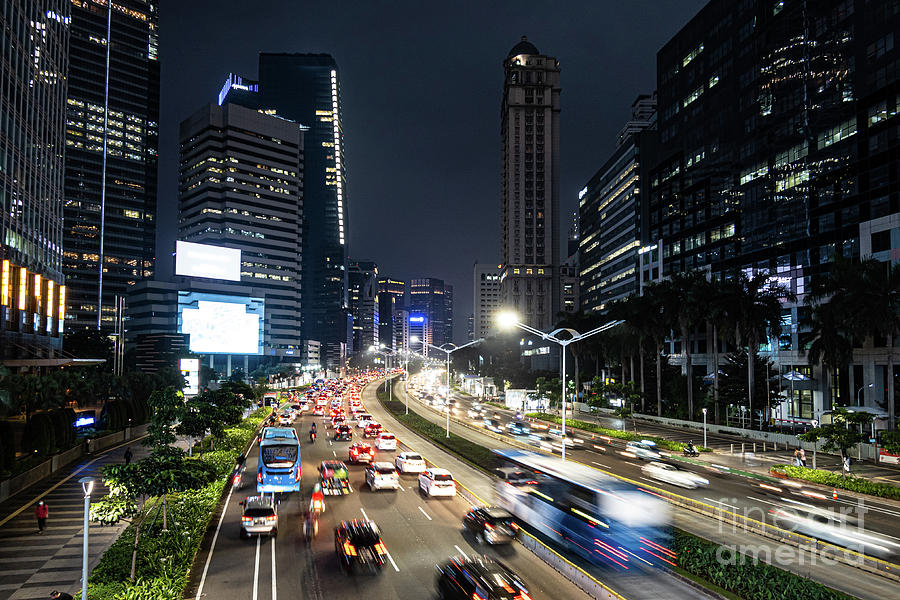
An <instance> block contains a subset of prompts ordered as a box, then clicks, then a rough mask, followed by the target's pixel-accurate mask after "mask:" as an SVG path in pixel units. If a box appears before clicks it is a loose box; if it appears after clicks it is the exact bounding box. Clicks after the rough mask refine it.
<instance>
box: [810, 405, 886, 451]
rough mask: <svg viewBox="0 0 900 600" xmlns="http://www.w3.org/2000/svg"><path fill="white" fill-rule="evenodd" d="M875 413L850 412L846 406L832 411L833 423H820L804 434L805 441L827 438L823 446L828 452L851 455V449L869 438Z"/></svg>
mask: <svg viewBox="0 0 900 600" xmlns="http://www.w3.org/2000/svg"><path fill="white" fill-rule="evenodd" d="M874 418H875V415H873V414H871V413H866V412H850V411H848V410H847V409H845V408H835V409H834V410H832V411H831V423H828V424H825V425H819V426H818V427H815V428H813V429H810V430H809V431H807V432H806V433H805V434H802V435H803V439H804V440H805V441H812V442H814V441H816V440H817V439H820V438H821V439H823V440H825V443H823V444H822V448H823V449H825V450H827V451H828V452H835V451H838V452H840V454H841V458H847V457H848V456H850V450H851V449H852V448H853V447H854V446H856V445H857V444H861V443H863V442H865V441H867V440H868V439H869V434H868V431H869V426H870V425H871V424H872V419H874Z"/></svg>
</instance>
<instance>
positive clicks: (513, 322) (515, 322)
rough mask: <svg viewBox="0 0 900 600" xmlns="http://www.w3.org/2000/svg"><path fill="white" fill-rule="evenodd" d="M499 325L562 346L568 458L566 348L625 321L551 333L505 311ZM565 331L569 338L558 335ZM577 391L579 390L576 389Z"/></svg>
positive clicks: (565, 328) (564, 445) (563, 394)
mask: <svg viewBox="0 0 900 600" xmlns="http://www.w3.org/2000/svg"><path fill="white" fill-rule="evenodd" d="M496 318H497V325H499V326H500V327H501V328H504V329H511V328H512V327H518V328H519V329H522V330H523V331H527V332H528V333H530V334H532V335H536V336H538V337H540V338H541V339H544V340H546V341H548V342H554V343H556V344H559V345H560V346H562V377H561V379H562V403H563V408H562V459H563V460H566V403H567V401H568V394H567V393H566V348H568V346H569V344H572V343H574V342H578V341H581V340H583V339H585V338H588V337H591V336H592V335H597V334H598V333H603V332H604V331H606V330H608V329H612V328H613V327H615V326H616V325H620V324H621V323H624V322H625V321H621V320H619V321H610V322H609V323H607V324H605V325H601V326H600V327H597V328H594V329H591V330H590V331H588V332H587V333H578V332H577V331H575V330H574V329H570V328H568V327H560V328H558V329H554V330H553V331H551V332H550V333H544V332H543V331H541V330H539V329H535V328H534V327H529V326H528V325H525V324H524V323H521V322H520V321H519V317H518V315H516V313H514V312H510V311H503V312H500V313H497V317H496ZM563 331H565V332H568V334H569V335H570V336H572V337H570V338H569V339H567V340H564V339H561V338H559V337H557V336H558V335H559V334H560V333H562V332H563ZM576 391H577V390H576Z"/></svg>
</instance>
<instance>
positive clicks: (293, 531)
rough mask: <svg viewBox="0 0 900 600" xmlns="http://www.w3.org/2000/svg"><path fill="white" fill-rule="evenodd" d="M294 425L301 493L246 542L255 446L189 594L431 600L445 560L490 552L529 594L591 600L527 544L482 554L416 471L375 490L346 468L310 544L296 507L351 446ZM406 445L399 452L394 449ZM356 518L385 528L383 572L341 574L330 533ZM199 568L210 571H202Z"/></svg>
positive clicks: (452, 504) (452, 506)
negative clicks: (424, 489)
mask: <svg viewBox="0 0 900 600" xmlns="http://www.w3.org/2000/svg"><path fill="white" fill-rule="evenodd" d="M370 387H371V386H370ZM313 419H316V421H317V422H318V423H319V432H320V436H319V438H318V440H317V441H316V442H315V443H309V442H308V436H307V433H308V430H309V426H310V424H311V423H312V421H313ZM294 426H295V428H296V430H297V431H298V434H299V438H300V440H301V442H302V443H301V448H302V453H301V454H302V458H301V464H302V468H303V478H302V488H301V491H300V492H299V493H292V494H283V495H282V496H281V502H280V504H279V505H278V519H279V531H278V536H277V538H268V537H261V538H260V537H254V538H251V539H249V540H242V539H241V538H240V535H239V534H240V514H241V510H240V506H239V504H238V502H239V501H240V500H241V499H243V498H245V497H247V496H250V495H254V494H255V485H256V482H255V480H254V479H255V477H254V476H255V473H256V470H257V464H258V463H257V455H258V448H256V447H255V446H254V447H253V448H251V450H250V452H249V456H248V459H247V470H246V472H245V474H244V478H243V488H242V489H241V490H239V491H237V492H235V493H233V494H232V495H230V496H229V498H228V500H227V502H226V505H225V509H224V513H223V515H222V518H221V523H220V527H219V529H218V530H217V533H216V537H215V541H214V543H213V544H212V548H211V550H210V551H201V555H200V556H199V558H198V565H199V566H198V567H197V568H195V572H194V573H193V574H192V582H194V586H193V587H194V589H192V590H191V597H196V598H198V599H199V598H209V599H215V600H248V599H252V600H269V599H271V600H276V598H278V597H281V598H304V599H311V600H320V599H327V600H334V599H337V598H365V599H366V600H377V599H382V598H383V599H385V600H387V599H395V598H431V597H433V596H434V594H435V592H434V580H435V565H436V564H437V563H441V562H443V561H446V560H447V559H448V558H449V557H450V556H456V555H462V554H465V555H468V556H477V555H479V554H482V553H485V554H488V555H496V556H497V557H498V558H499V559H500V560H502V561H503V562H505V563H506V564H507V565H508V566H510V567H511V568H512V569H513V570H514V571H516V572H517V573H519V574H520V575H521V576H522V577H523V578H524V581H525V583H526V584H527V585H528V586H529V587H528V589H529V594H530V595H531V597H532V598H535V599H538V598H540V599H550V598H553V599H578V600H583V599H585V598H587V597H588V596H587V595H586V594H585V593H584V592H582V591H581V590H580V589H579V588H577V587H576V586H575V585H573V584H572V583H570V582H569V581H567V580H565V579H564V578H562V577H561V576H560V575H559V574H557V573H556V572H555V571H554V570H552V569H551V568H550V567H548V566H547V565H546V564H544V563H543V562H541V561H540V560H538V559H537V558H536V557H535V556H534V555H533V554H531V553H530V552H529V551H527V550H525V549H524V548H521V547H515V546H514V547H510V548H498V549H496V550H495V549H492V548H482V547H481V546H479V545H477V544H476V543H475V542H474V540H472V539H471V538H470V537H469V536H466V535H463V533H462V525H461V522H462V516H463V514H464V513H465V512H466V510H467V509H468V504H467V503H466V502H465V501H464V500H463V499H462V498H461V497H459V496H456V497H454V498H440V499H425V498H422V497H420V495H419V493H418V489H417V485H416V478H415V476H413V475H404V476H402V482H401V483H402V486H403V489H402V490H399V491H387V490H384V491H378V492H371V491H369V489H368V488H367V487H366V486H365V485H364V475H363V473H364V467H363V466H355V465H349V470H350V480H351V484H352V486H353V489H354V491H353V493H351V494H349V495H347V496H343V497H332V496H328V497H326V511H325V513H324V514H323V515H322V517H321V518H320V521H319V535H318V537H317V538H316V539H315V540H313V542H312V544H311V546H309V547H308V546H307V544H306V542H305V541H304V539H303V534H302V523H303V519H302V510H303V508H304V507H305V506H306V505H307V504H308V502H309V497H310V494H311V490H312V486H313V484H314V483H316V482H317V479H318V477H317V476H318V473H317V471H316V468H317V466H318V464H319V463H320V462H321V461H322V460H325V459H333V458H338V459H341V460H344V461H346V460H347V453H348V450H347V449H348V446H349V445H350V442H332V441H330V440H329V439H327V438H326V437H325V436H324V435H322V434H323V433H325V431H326V428H325V420H324V419H323V418H322V417H313V416H311V415H304V416H303V417H301V418H299V419H297V421H296V423H295V425H294ZM360 431H361V430H359V429H354V439H359V438H360V437H361V434H360ZM397 433H398V434H399V435H400V436H403V435H404V433H403V432H397ZM404 442H409V443H410V444H411V446H413V447H415V446H417V444H416V442H415V440H411V441H410V440H405V439H404ZM406 448H408V446H404V447H401V449H400V450H398V452H399V451H402V450H404V449H406ZM414 449H415V448H414ZM394 454H395V452H382V451H379V452H378V455H377V456H376V459H378V460H388V461H393V456H394ZM354 518H370V519H372V520H374V521H375V522H376V523H377V524H378V526H379V528H380V529H381V533H382V539H383V541H384V543H385V545H386V547H387V550H388V552H389V553H390V561H389V563H388V564H387V565H386V567H385V568H384V570H383V572H382V573H380V574H377V575H375V574H371V575H366V574H354V575H346V574H345V573H344V572H343V571H342V570H341V569H340V567H339V565H338V561H337V557H336V555H335V552H334V542H333V533H332V531H333V527H334V526H335V525H336V524H337V523H338V522H339V521H340V520H342V519H354ZM207 562H208V565H207ZM203 565H207V568H206V570H205V574H204V572H203V568H202V567H203ZM201 579H202V581H201Z"/></svg>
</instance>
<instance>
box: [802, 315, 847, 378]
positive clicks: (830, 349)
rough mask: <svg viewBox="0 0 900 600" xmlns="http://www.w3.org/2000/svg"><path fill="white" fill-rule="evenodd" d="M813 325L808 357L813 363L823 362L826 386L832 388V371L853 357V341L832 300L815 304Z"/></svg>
mask: <svg viewBox="0 0 900 600" xmlns="http://www.w3.org/2000/svg"><path fill="white" fill-rule="evenodd" d="M811 325H812V329H811V331H810V333H809V335H810V337H811V338H812V343H810V346H809V350H807V357H808V358H809V361H810V362H811V363H821V365H822V370H823V372H824V373H825V377H824V379H825V388H826V390H830V389H831V386H830V385H829V379H830V375H831V373H833V372H834V371H835V370H837V369H839V368H841V367H843V366H845V365H846V364H848V363H849V362H850V361H851V360H852V359H853V342H852V340H851V339H850V338H849V337H848V336H847V335H846V333H847V332H846V329H845V321H844V320H843V319H842V318H841V317H840V316H839V315H838V314H837V307H836V306H835V305H834V304H833V303H831V302H828V303H825V304H817V305H814V306H813V310H812V321H811ZM826 393H829V392H826Z"/></svg>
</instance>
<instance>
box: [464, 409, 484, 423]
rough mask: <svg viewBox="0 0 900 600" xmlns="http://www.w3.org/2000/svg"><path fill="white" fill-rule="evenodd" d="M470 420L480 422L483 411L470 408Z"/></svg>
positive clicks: (468, 413)
mask: <svg viewBox="0 0 900 600" xmlns="http://www.w3.org/2000/svg"><path fill="white" fill-rule="evenodd" d="M466 414H467V415H468V417H469V418H470V419H474V420H476V421H477V420H479V419H481V411H480V410H478V409H477V408H470V409H469V410H468V412H467V413H466Z"/></svg>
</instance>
